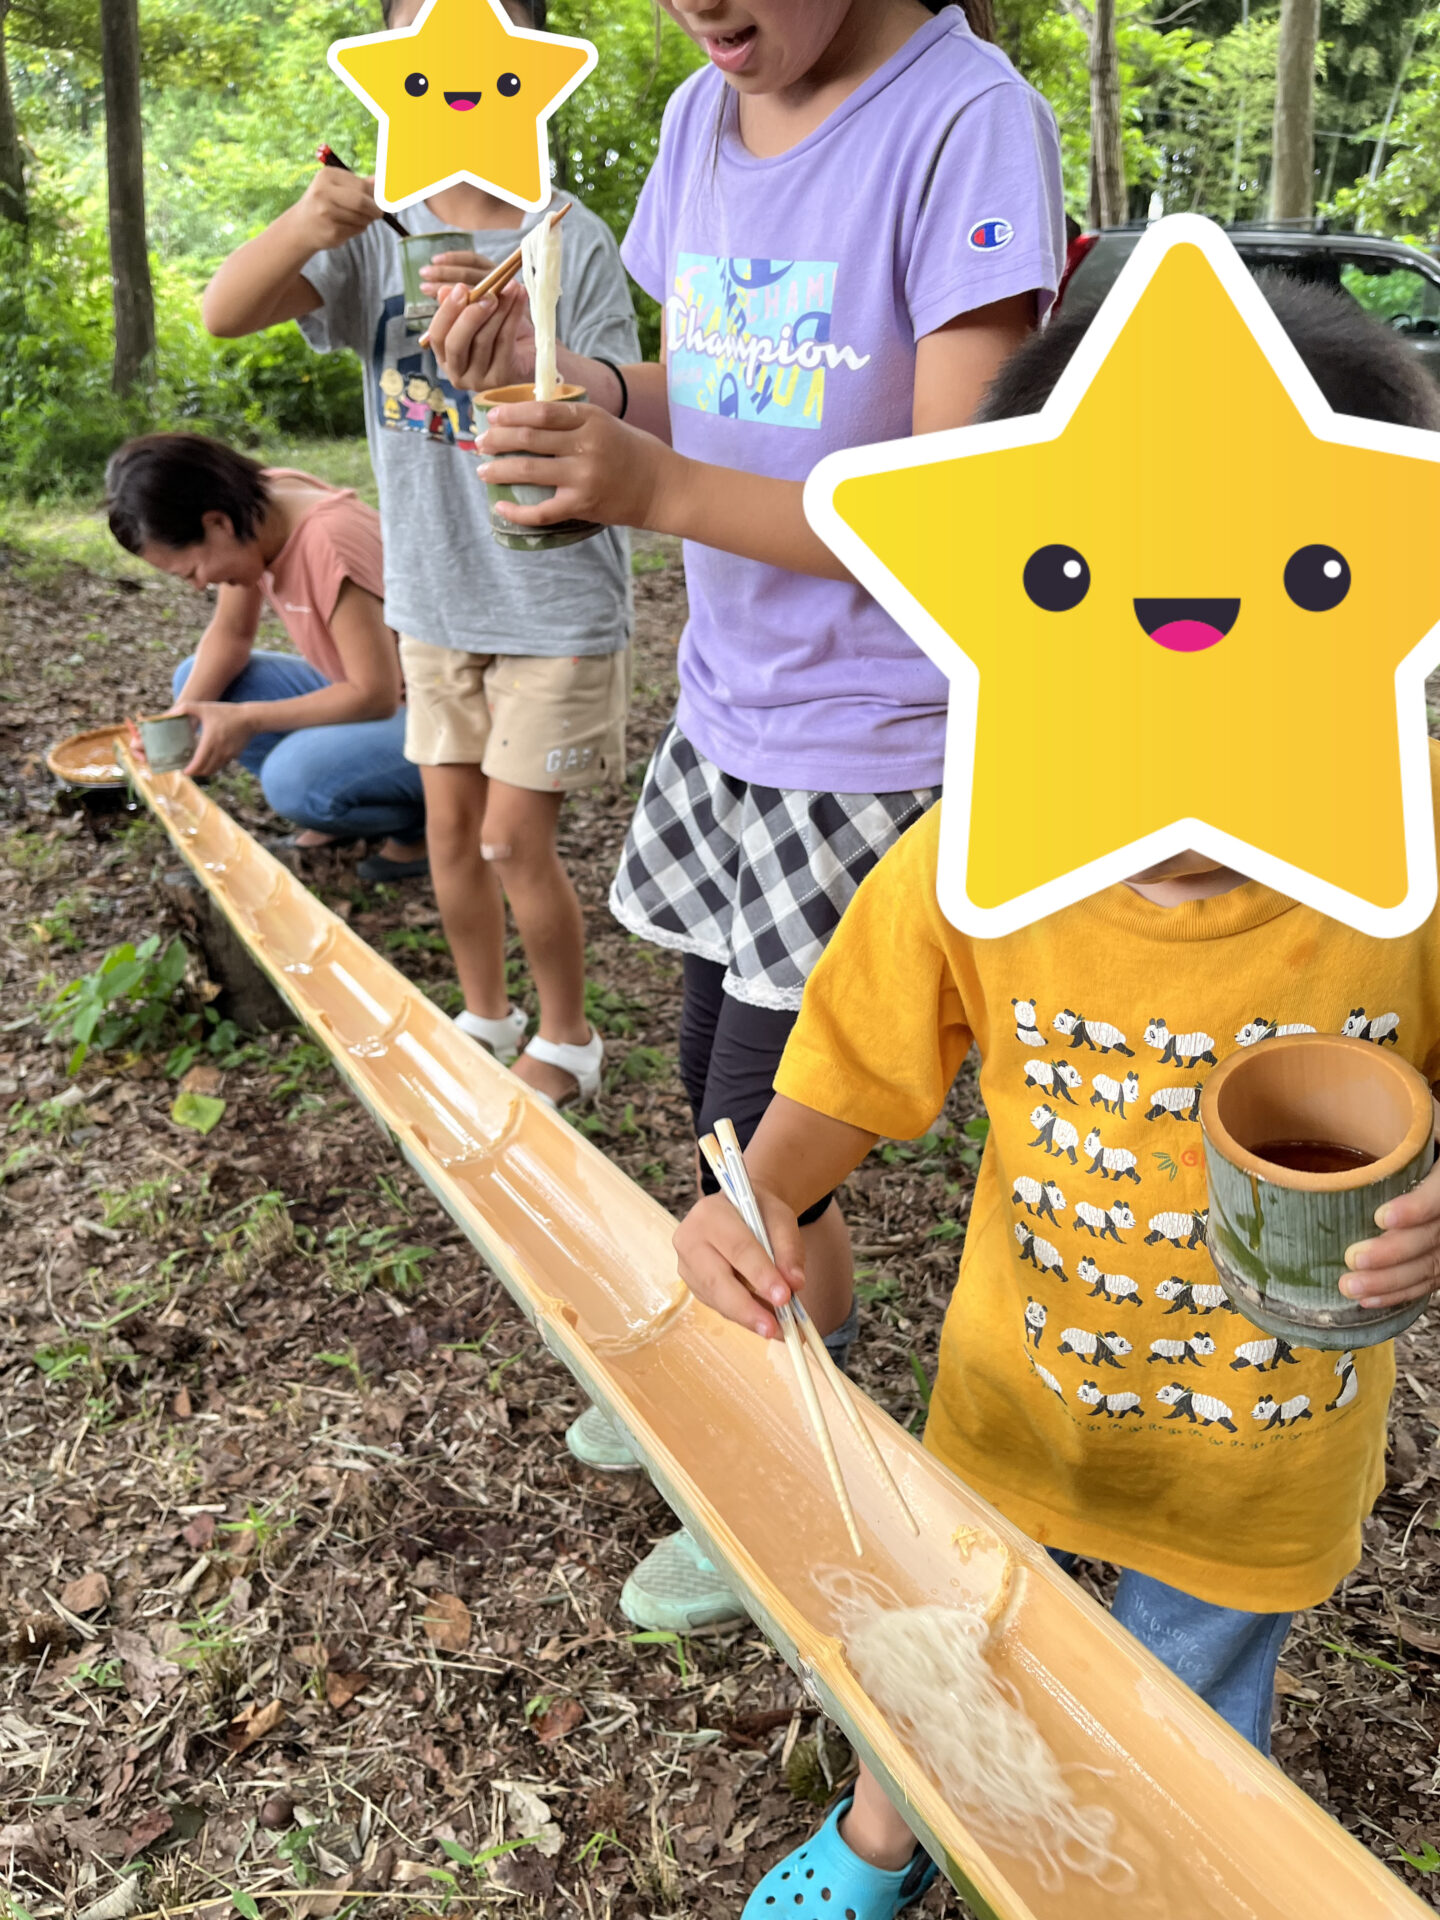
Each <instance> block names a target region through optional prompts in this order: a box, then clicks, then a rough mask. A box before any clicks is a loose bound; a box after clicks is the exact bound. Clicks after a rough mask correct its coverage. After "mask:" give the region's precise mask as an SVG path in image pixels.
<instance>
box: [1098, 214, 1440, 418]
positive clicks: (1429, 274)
mask: <svg viewBox="0 0 1440 1920" xmlns="http://www.w3.org/2000/svg"><path fill="white" fill-rule="evenodd" d="M1144 231H1145V223H1144V222H1143V221H1135V222H1133V223H1132V224H1130V225H1129V226H1124V227H1106V228H1105V229H1104V230H1103V231H1102V232H1100V233H1082V234H1079V235H1078V236H1077V237H1076V238H1075V239H1073V240H1072V241H1071V243H1070V254H1069V260H1068V262H1067V266H1066V272H1065V278H1064V280H1063V281H1062V282H1061V286H1060V302H1061V305H1062V306H1063V310H1064V312H1065V313H1066V314H1067V315H1069V314H1076V313H1078V314H1081V315H1084V316H1086V317H1088V316H1089V315H1091V314H1093V313H1094V311H1095V309H1096V308H1097V307H1098V306H1099V305H1100V302H1101V301H1102V300H1103V299H1104V298H1105V295H1106V294H1107V293H1108V292H1109V291H1110V289H1111V287H1112V286H1114V284H1115V281H1116V278H1117V277H1118V275H1119V272H1120V269H1121V267H1122V266H1123V265H1124V264H1125V262H1126V261H1127V260H1128V259H1129V257H1130V255H1131V253H1132V252H1133V251H1134V248H1135V244H1136V242H1137V241H1138V240H1139V238H1140V236H1141V234H1142V233H1144ZM1225 231H1226V233H1228V234H1229V236H1230V238H1231V239H1232V240H1233V241H1234V243H1235V247H1236V251H1237V252H1238V253H1239V255H1240V258H1241V259H1242V260H1243V261H1244V262H1245V264H1246V266H1247V267H1249V269H1250V271H1251V272H1252V273H1254V272H1256V271H1258V270H1259V269H1260V268H1271V269H1276V268H1278V269H1279V271H1280V272H1282V273H1288V274H1293V275H1294V277H1295V278H1296V279H1297V280H1308V281H1311V282H1312V283H1313V284H1315V285H1317V286H1322V287H1337V288H1339V289H1340V290H1341V291H1342V292H1344V293H1348V294H1349V295H1350V297H1351V299H1352V300H1354V301H1356V302H1357V303H1358V304H1359V305H1360V306H1362V307H1363V308H1364V309H1365V311H1366V313H1369V314H1373V315H1374V317H1375V318H1376V319H1377V320H1379V321H1382V322H1383V323H1384V324H1385V325H1386V326H1387V327H1393V328H1394V330H1395V332H1396V333H1399V334H1402V335H1403V336H1404V338H1405V341H1406V343H1407V344H1408V345H1409V346H1410V347H1412V348H1413V349H1414V351H1415V353H1416V354H1417V355H1418V356H1419V358H1420V360H1421V362H1422V364H1423V365H1424V367H1425V369H1426V371H1427V372H1428V373H1429V374H1430V375H1431V376H1432V377H1433V378H1434V379H1435V380H1437V381H1440V261H1436V260H1434V259H1432V258H1431V256H1430V255H1429V254H1428V253H1421V251H1420V250H1419V248H1418V247H1407V246H1405V245H1404V244H1403V243H1402V242H1401V241H1399V240H1380V239H1375V238H1372V237H1370V236H1369V235H1367V234H1359V233H1326V232H1324V231H1321V230H1317V229H1316V228H1314V227H1308V226H1307V227H1302V228H1297V227H1288V226H1260V225H1253V226H1251V225H1237V226H1233V227H1226V228H1225Z"/></svg>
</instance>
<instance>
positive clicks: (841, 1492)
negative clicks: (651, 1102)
mask: <svg viewBox="0 0 1440 1920" xmlns="http://www.w3.org/2000/svg"><path fill="white" fill-rule="evenodd" d="M700 1151H701V1152H702V1153H703V1154H704V1155H705V1158H706V1161H707V1162H708V1163H709V1166H710V1171H711V1172H712V1173H713V1174H714V1175H715V1178H716V1179H717V1180H718V1181H719V1183H720V1187H721V1190H722V1191H723V1192H724V1193H725V1194H726V1196H727V1197H728V1199H729V1200H730V1203H731V1205H732V1206H734V1207H735V1208H736V1209H737V1211H738V1212H739V1214H740V1217H741V1219H742V1220H743V1221H744V1222H745V1224H746V1226H747V1227H749V1229H750V1231H751V1232H752V1233H753V1234H754V1236H755V1238H756V1239H757V1240H758V1241H759V1242H760V1244H761V1246H762V1247H764V1249H765V1251H766V1253H767V1254H768V1255H769V1257H770V1258H771V1259H772V1260H773V1259H774V1258H775V1250H774V1248H773V1247H772V1246H771V1244H770V1236H769V1234H767V1233H766V1231H765V1222H764V1220H763V1219H762V1218H761V1214H760V1208H759V1206H758V1204H757V1203H756V1199H755V1194H754V1191H753V1189H752V1188H751V1185H750V1177H749V1175H748V1174H747V1173H746V1171H745V1161H744V1158H743V1156H742V1155H741V1152H740V1142H739V1139H738V1138H737V1136H736V1133H735V1129H734V1127H733V1126H732V1125H731V1123H730V1122H729V1121H728V1120H717V1121H716V1123H715V1131H714V1133H713V1134H708V1133H707V1134H706V1136H705V1138H704V1139H703V1140H702V1141H701V1142H700ZM775 1318H776V1319H777V1320H778V1321H779V1322H780V1331H781V1332H782V1333H783V1334H784V1336H785V1349H786V1352H787V1353H788V1354H789V1355H790V1364H791V1366H792V1367H793V1368H794V1370H795V1380H796V1384H797V1385H798V1386H799V1388H800V1397H801V1399H802V1400H803V1401H804V1402H805V1411H806V1414H807V1415H808V1416H809V1420H810V1425H811V1428H812V1429H813V1431H814V1434H815V1439H816V1442H817V1444H818V1445H819V1448H820V1454H821V1458H822V1459H823V1460H824V1462H825V1471H826V1472H827V1473H828V1474H829V1476H830V1485H831V1487H832V1488H833V1489H834V1493H835V1498H836V1500H837V1501H838V1502H839V1506H840V1512H841V1515H842V1517H843V1519H844V1521H845V1529H846V1532H847V1533H848V1534H849V1535H850V1544H851V1546H852V1547H853V1548H854V1549H855V1557H856V1559H857V1560H858V1559H860V1558H861V1557H862V1556H863V1554H864V1551H865V1549H864V1547H863V1545H862V1544H861V1541H860V1529H859V1527H858V1526H857V1525H856V1524H855V1509H854V1507H853V1506H852V1505H851V1504H850V1495H849V1492H848V1491H847V1489H846V1486H845V1476H844V1474H843V1473H842V1472H841V1471H840V1460H839V1457H838V1455H837V1454H836V1452H835V1442H834V1441H833V1440H832V1439H831V1438H830V1429H829V1427H828V1426H827V1424H826V1421H825V1415H824V1412H823V1410H822V1409H821V1406H820V1398H819V1395H818V1394H817V1393H816V1391H815V1382H814V1381H813V1380H812V1379H811V1377H810V1368H809V1364H808V1362H807V1361H806V1358H805V1341H804V1337H803V1336H802V1334H801V1332H800V1327H799V1323H798V1322H797V1320H796V1318H795V1315H794V1313H793V1311H792V1310H791V1307H790V1305H789V1303H788V1302H787V1303H786V1305H785V1306H783V1307H779V1308H777V1309H776V1313H775Z"/></svg>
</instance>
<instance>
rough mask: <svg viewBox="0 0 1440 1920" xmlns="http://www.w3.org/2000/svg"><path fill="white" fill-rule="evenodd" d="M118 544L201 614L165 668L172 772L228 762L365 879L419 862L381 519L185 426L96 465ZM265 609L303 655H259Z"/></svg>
mask: <svg viewBox="0 0 1440 1920" xmlns="http://www.w3.org/2000/svg"><path fill="white" fill-rule="evenodd" d="M106 495H107V500H106V504H107V508H108V511H109V516H110V530H111V532H112V533H113V534H114V535H115V538H116V539H117V540H118V541H119V542H120V544H121V546H122V547H124V548H126V550H127V551H128V552H130V553H134V554H138V555H139V556H140V558H141V559H142V560H145V561H146V562H148V564H149V565H150V566H152V567H157V568H159V570H160V571H161V572H162V573H168V574H172V575H174V577H175V578H176V579H178V580H188V581H189V582H190V584H191V585H192V586H194V587H196V588H198V589H199V590H200V591H201V592H204V591H206V590H207V589H209V588H211V587H215V588H217V589H218V592H217V595H216V599H215V613H214V617H213V619H212V620H211V622H210V624H209V626H208V627H207V628H206V629H205V632H204V634H203V636H202V637H201V640H200V645H199V647H198V648H197V649H196V651H195V652H194V653H193V654H192V655H191V656H190V658H189V659H188V660H185V661H182V662H181V664H180V665H179V666H178V667H177V668H176V670H175V675H174V681H173V688H174V696H175V706H174V709H173V711H174V712H176V713H188V714H191V715H192V716H193V717H194V719H195V720H196V721H197V722H198V723H199V727H200V738H199V742H198V744H197V746H196V749H195V755H194V758H193V759H192V760H191V762H190V764H189V766H188V767H187V768H186V769H185V771H186V772H187V773H189V774H191V775H192V776H194V777H197V778H198V777H201V776H203V775H206V774H213V773H218V772H219V770H220V769H221V768H222V767H224V766H225V765H227V764H228V763H229V762H230V761H231V760H238V761H239V762H240V764H241V765H242V766H244V767H248V768H249V770H250V771H251V772H252V773H254V774H256V775H258V776H259V779H260V784H261V786H262V787H263V788H264V791H265V798H266V799H267V800H268V801H269V803H270V805H271V806H272V807H273V808H274V810H275V812H276V813H278V814H281V815H282V816H283V817H285V818H286V819H288V820H291V821H293V822H294V823H295V824H296V826H297V827H298V828H299V829H300V831H299V832H298V833H297V834H295V835H294V836H293V837H292V844H294V845H297V846H302V847H303V846H321V845H325V844H327V843H329V842H331V841H353V840H372V841H374V840H378V841H380V842H381V843H382V844H381V845H380V846H379V848H378V850H377V851H376V852H374V853H372V854H371V855H370V857H369V859H368V860H364V861H362V862H361V863H360V868H359V871H360V874H361V877H362V878H365V879H372V880H392V879H395V880H398V879H404V878H406V877H408V876H409V875H412V874H418V873H423V872H424V870H425V848H424V839H423V835H424V819H425V801H424V795H423V792H422V790H421V786H420V773H419V769H418V768H417V767H414V766H412V765H411V764H410V762H409V761H408V760H406V758H405V754H404V741H405V716H404V710H403V708H402V706H401V698H402V683H401V677H400V659H399V652H398V648H397V644H396V639H395V635H394V634H393V633H392V632H391V630H390V628H389V627H387V626H386V624H385V608H384V582H383V561H382V551H381V543H380V519H379V516H378V514H376V512H375V511H374V509H373V508H372V507H368V506H366V504H365V503H364V501H362V500H360V499H359V498H358V497H357V496H356V494H355V493H354V491H353V490H352V489H350V488H341V487H332V486H328V485H327V484H326V483H325V482H324V481H323V480H317V479H315V478H314V477H313V476H312V475H310V474H307V473H298V472H295V471H293V470H291V469H290V468H287V467H269V468H266V467H261V466H260V465H258V464H257V462H255V461H254V460H251V459H248V458H247V457H246V456H245V455H244V454H243V453H237V452H236V451H235V450H234V448H232V447H227V446H224V445H222V444H221V443H220V442H219V441H217V440H210V439H207V438H206V437H205V436H204V435H202V434H195V433H152V434H146V435H145V436H144V437H143V438H141V439H138V440H131V441H129V442H128V443H127V444H126V445H125V446H123V447H121V448H120V450H119V452H118V453H116V454H115V455H114V456H113V457H112V459H111V461H110V465H109V468H108V470H107V473H106ZM267 604H268V606H269V607H270V609H271V610H272V612H273V613H274V614H275V615H276V616H277V618H278V619H279V620H280V623H281V625H282V626H283V627H284V628H285V631H286V633H287V634H288V635H289V637H290V641H291V644H292V645H293V646H294V648H295V650H296V654H298V655H299V656H300V657H299V658H296V657H295V656H294V655H291V654H284V653H268V652H265V651H263V650H262V649H260V648H258V647H257V646H256V645H255V640H256V635H257V633H258V631H259V626H260V616H261V613H262V610H263V608H264V607H265V606H266V605H267Z"/></svg>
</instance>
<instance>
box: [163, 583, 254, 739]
mask: <svg viewBox="0 0 1440 1920" xmlns="http://www.w3.org/2000/svg"><path fill="white" fill-rule="evenodd" d="M261 605H262V601H261V598H260V589H259V588H258V587H221V589H220V591H219V593H218V594H217V595H216V597H215V612H214V615H213V617H212V619H211V621H210V624H209V626H208V627H206V629H205V631H204V633H203V634H202V635H201V636H200V644H199V646H198V647H197V648H196V649H195V664H194V666H193V667H192V668H191V669H190V677H189V679H188V680H187V681H186V682H185V696H184V697H185V699H186V700H187V701H201V700H220V699H223V698H224V694H225V689H226V688H227V687H228V686H229V685H230V683H231V681H232V680H234V679H235V678H236V677H237V676H238V675H239V674H241V673H243V672H244V670H245V668H246V666H247V665H248V664H249V660H250V655H251V653H252V651H253V650H254V646H255V632H256V629H257V628H258V627H259V625H260V608H261ZM173 711H174V712H176V713H178V712H179V711H180V709H179V707H176V708H174V709H173Z"/></svg>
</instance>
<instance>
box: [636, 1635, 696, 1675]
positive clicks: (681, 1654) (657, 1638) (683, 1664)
mask: <svg viewBox="0 0 1440 1920" xmlns="http://www.w3.org/2000/svg"><path fill="white" fill-rule="evenodd" d="M625 1638H626V1639H627V1640H628V1641H629V1642H630V1644H631V1646H632V1647H673V1649H674V1651H675V1664H676V1665H677V1666H678V1667H679V1669H680V1678H681V1680H682V1681H685V1682H688V1681H689V1678H690V1664H689V1662H688V1661H687V1660H686V1658H685V1642H684V1641H683V1640H682V1639H681V1637H680V1635H679V1634H678V1633H670V1632H667V1631H665V1630H664V1629H662V1628H659V1627H655V1628H651V1629H647V1631H646V1632H644V1633H628V1634H626V1636H625Z"/></svg>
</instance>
